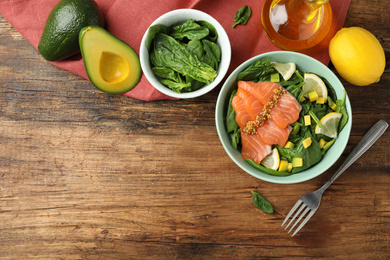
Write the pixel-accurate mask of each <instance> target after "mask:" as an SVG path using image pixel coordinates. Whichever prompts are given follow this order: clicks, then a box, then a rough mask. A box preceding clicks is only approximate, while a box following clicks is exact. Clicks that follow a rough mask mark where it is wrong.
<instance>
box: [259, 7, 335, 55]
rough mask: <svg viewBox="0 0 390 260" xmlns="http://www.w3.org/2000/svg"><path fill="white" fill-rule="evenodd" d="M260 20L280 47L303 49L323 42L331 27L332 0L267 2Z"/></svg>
mask: <svg viewBox="0 0 390 260" xmlns="http://www.w3.org/2000/svg"><path fill="white" fill-rule="evenodd" d="M261 21H262V24H263V28H264V31H265V32H266V34H267V36H268V37H269V38H270V39H271V41H272V42H273V43H274V44H275V45H276V46H278V47H280V48H282V49H287V50H297V51H298V50H304V49H308V48H311V47H313V46H315V45H317V44H318V43H319V42H321V41H322V40H323V39H324V38H325V36H326V35H327V34H328V32H329V29H330V27H331V25H332V8H331V6H330V3H329V0H266V1H265V3H264V5H263V9H262V16H261Z"/></svg>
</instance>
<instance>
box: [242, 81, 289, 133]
mask: <svg viewBox="0 0 390 260" xmlns="http://www.w3.org/2000/svg"><path fill="white" fill-rule="evenodd" d="M286 92H287V91H286V90H285V89H284V88H283V87H282V86H280V87H279V88H277V89H274V94H273V95H272V98H271V99H270V100H269V101H268V103H267V104H265V105H264V107H263V109H262V110H261V112H260V114H259V115H257V116H256V119H255V120H252V121H249V122H248V123H247V124H246V126H245V128H244V129H243V130H242V131H243V132H244V133H246V134H249V135H253V134H257V128H258V127H259V126H262V125H263V124H264V123H265V121H266V120H267V119H271V115H270V113H271V110H272V108H274V107H276V106H277V105H278V101H279V99H280V97H281V96H282V95H283V94H284V93H286Z"/></svg>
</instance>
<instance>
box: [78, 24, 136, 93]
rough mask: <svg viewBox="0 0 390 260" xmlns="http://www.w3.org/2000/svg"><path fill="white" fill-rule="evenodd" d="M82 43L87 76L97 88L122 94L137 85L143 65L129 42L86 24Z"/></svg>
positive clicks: (82, 31) (81, 33)
mask: <svg viewBox="0 0 390 260" xmlns="http://www.w3.org/2000/svg"><path fill="white" fill-rule="evenodd" d="M79 44H80V50H81V55H82V57H83V60H84V65H85V69H86V71H87V74H88V77H89V79H90V80H91V82H92V84H94V85H95V86H96V87H97V88H98V89H100V90H101V91H104V92H107V93H112V94H119V93H125V92H127V91H129V90H131V89H132V88H134V87H135V86H136V85H137V83H138V82H139V80H140V78H141V72H142V70H141V64H140V61H139V57H138V54H137V53H136V52H135V51H134V49H133V48H131V47H130V46H129V45H128V44H127V43H125V42H123V41H121V40H119V39H118V38H116V37H115V36H113V35H112V34H110V33H109V32H107V31H106V30H104V29H103V28H101V27H99V26H86V27H84V28H83V29H82V30H81V31H80V35H79Z"/></svg>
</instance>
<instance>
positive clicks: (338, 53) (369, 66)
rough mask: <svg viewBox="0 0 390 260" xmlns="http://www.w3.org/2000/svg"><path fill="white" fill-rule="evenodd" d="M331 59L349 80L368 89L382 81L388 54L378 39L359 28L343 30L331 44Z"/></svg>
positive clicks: (340, 72)
mask: <svg viewBox="0 0 390 260" xmlns="http://www.w3.org/2000/svg"><path fill="white" fill-rule="evenodd" d="M329 55H330V59H331V61H332V63H333V65H334V66H335V68H336V70H337V72H338V73H339V74H340V76H341V77H343V78H344V79H345V80H346V81H348V82H349V83H351V84H354V85H357V86H366V85H370V84H372V83H375V82H377V81H379V79H380V77H381V76H382V74H383V71H384V70H385V65H386V58H385V52H384V50H383V48H382V45H381V44H380V43H379V41H378V39H377V38H376V37H375V36H374V35H373V34H372V33H370V32H369V31H367V30H365V29H363V28H360V27H350V28H342V29H341V30H340V31H338V32H337V33H336V35H335V36H334V37H333V39H332V40H331V41H330V43H329Z"/></svg>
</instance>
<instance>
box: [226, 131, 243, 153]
mask: <svg viewBox="0 0 390 260" xmlns="http://www.w3.org/2000/svg"><path fill="white" fill-rule="evenodd" d="M229 135H230V139H231V141H232V147H233V149H237V148H238V146H239V144H240V142H241V130H240V128H237V129H234V131H233V132H232V133H229Z"/></svg>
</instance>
